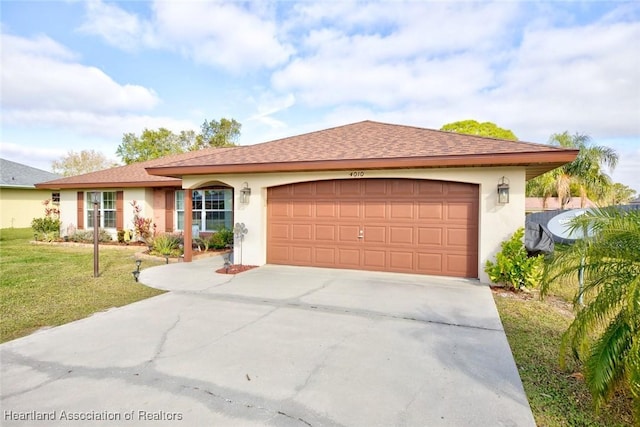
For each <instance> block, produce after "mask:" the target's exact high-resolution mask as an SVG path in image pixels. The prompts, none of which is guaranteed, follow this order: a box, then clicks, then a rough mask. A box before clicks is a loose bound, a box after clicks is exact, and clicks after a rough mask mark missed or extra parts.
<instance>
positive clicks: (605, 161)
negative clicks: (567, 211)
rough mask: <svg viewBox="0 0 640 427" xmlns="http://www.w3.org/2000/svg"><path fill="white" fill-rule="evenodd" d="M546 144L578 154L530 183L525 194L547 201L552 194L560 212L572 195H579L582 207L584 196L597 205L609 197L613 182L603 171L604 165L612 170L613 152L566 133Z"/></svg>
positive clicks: (556, 136) (613, 165)
mask: <svg viewBox="0 0 640 427" xmlns="http://www.w3.org/2000/svg"><path fill="white" fill-rule="evenodd" d="M549 143H550V144H551V145H555V146H559V147H563V148H578V149H579V150H580V153H578V157H577V158H576V159H575V160H574V161H573V162H571V163H569V164H567V165H564V166H562V167H560V168H557V169H554V170H552V171H549V172H547V173H545V174H543V175H541V176H539V177H537V178H534V179H532V180H531V181H529V183H527V195H529V196H533V195H536V196H538V197H542V198H543V199H544V200H545V201H546V199H547V198H549V197H551V196H552V195H554V194H555V195H556V196H557V197H558V201H559V202H560V206H561V207H562V208H563V209H564V207H565V206H566V204H567V203H568V202H569V200H570V199H571V193H572V192H574V193H578V194H579V195H580V199H581V206H583V207H584V205H585V202H586V199H587V197H592V198H594V199H595V201H596V202H601V201H603V200H604V199H605V197H606V196H607V195H608V194H609V189H610V188H611V186H612V181H611V178H610V177H609V176H608V175H607V174H606V173H604V171H603V170H602V169H603V165H604V166H608V167H609V169H611V170H612V169H613V168H615V167H616V165H617V164H618V154H617V153H616V152H615V150H613V149H612V148H609V147H605V146H599V145H593V144H592V143H591V137H590V136H589V135H585V134H580V133H576V134H574V135H570V134H569V132H567V131H565V132H563V133H555V134H553V135H551V137H550V138H549ZM572 190H573V191H572Z"/></svg>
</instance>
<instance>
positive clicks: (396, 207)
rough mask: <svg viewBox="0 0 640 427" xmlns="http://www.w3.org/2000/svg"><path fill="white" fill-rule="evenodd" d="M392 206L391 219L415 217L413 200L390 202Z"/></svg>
mask: <svg viewBox="0 0 640 427" xmlns="http://www.w3.org/2000/svg"><path fill="white" fill-rule="evenodd" d="M389 207H390V215H389V217H390V219H413V217H414V215H413V210H414V203H413V202H411V201H406V202H396V201H391V202H389Z"/></svg>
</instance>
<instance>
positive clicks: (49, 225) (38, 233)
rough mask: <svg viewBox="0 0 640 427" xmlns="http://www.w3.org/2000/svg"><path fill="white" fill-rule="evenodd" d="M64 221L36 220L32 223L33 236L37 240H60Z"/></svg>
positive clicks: (56, 219) (46, 218)
mask: <svg viewBox="0 0 640 427" xmlns="http://www.w3.org/2000/svg"><path fill="white" fill-rule="evenodd" d="M61 224H62V221H60V220H59V219H58V218H52V217H45V218H34V219H33V220H32V221H31V228H32V229H33V236H34V238H35V239H36V240H41V241H44V242H53V241H55V240H58V239H59V238H60V226H61Z"/></svg>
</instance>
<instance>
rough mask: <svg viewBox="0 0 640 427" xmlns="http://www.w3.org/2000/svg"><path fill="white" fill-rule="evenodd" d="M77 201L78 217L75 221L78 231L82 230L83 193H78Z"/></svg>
mask: <svg viewBox="0 0 640 427" xmlns="http://www.w3.org/2000/svg"><path fill="white" fill-rule="evenodd" d="M77 200H78V201H77V204H78V206H77V209H78V216H77V218H76V221H77V222H78V230H82V229H84V191H78V198H77Z"/></svg>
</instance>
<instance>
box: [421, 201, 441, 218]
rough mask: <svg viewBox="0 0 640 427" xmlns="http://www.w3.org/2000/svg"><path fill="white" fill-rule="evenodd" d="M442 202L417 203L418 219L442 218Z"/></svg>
mask: <svg viewBox="0 0 640 427" xmlns="http://www.w3.org/2000/svg"><path fill="white" fill-rule="evenodd" d="M443 212H444V207H443V204H442V202H432V203H420V202H419V203H418V219H424V220H434V219H437V220H442V219H443V218H444V213H443Z"/></svg>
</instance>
